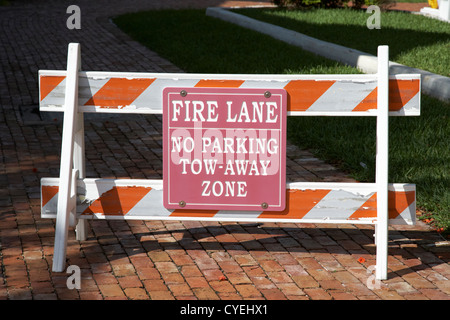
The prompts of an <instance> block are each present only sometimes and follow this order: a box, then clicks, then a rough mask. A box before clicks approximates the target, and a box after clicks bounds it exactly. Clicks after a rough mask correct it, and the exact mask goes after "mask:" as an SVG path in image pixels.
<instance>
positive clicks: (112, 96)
mask: <svg viewBox="0 0 450 320" xmlns="http://www.w3.org/2000/svg"><path fill="white" fill-rule="evenodd" d="M388 55H389V54H388V47H387V46H380V47H379V48H378V73H377V74H362V75H361V74H358V75H353V74H352V75H250V74H245V75H234V74H233V75H230V74H188V73H187V74H184V73H180V74H170V73H169V74H166V73H157V74H155V73H122V72H83V71H80V70H79V69H80V67H79V66H80V46H79V44H70V45H69V54H68V69H67V71H46V70H41V71H39V89H40V110H41V111H60V112H64V123H63V137H62V150H61V167H60V177H59V178H43V179H42V180H41V207H42V210H41V215H42V217H43V218H56V231H55V251H54V257H53V271H55V272H61V271H63V269H64V267H65V258H66V247H67V236H68V227H69V225H70V226H75V225H76V231H77V239H79V240H82V239H84V238H85V230H84V222H85V221H86V219H143V220H203V221H208V220H209V221H236V222H294V223H300V222H304V223H339V224H341V223H349V224H372V225H375V242H376V247H377V251H376V260H377V262H376V278H377V279H386V278H387V256H388V250H387V244H388V225H389V224H408V225H413V224H415V211H416V210H415V206H416V201H415V198H416V197H415V195H416V191H415V190H416V189H415V185H414V184H398V183H394V184H390V183H388V117H389V116H418V115H420V75H416V74H405V75H389V65H388V63H389V60H388ZM169 87H184V88H194V87H215V88H224V87H227V88H265V89H284V90H286V92H287V115H288V116H374V117H376V118H377V129H376V131H377V154H376V180H375V182H374V183H329V182H315V183H310V182H296V183H287V184H286V208H285V209H284V210H283V211H271V210H270V208H267V209H263V208H261V210H258V211H245V210H244V211H230V210H192V209H191V210H187V209H167V208H165V207H164V205H163V181H162V180H138V179H102V178H86V177H85V170H84V127H83V113H84V112H95V113H138V114H161V113H162V92H163V90H164V89H165V88H169Z"/></svg>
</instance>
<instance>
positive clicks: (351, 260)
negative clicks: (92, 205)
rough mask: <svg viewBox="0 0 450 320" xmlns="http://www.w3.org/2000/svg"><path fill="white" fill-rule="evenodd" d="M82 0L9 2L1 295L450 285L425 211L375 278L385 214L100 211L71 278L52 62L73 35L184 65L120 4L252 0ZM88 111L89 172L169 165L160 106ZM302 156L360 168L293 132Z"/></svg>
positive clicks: (80, 245)
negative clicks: (47, 103)
mask: <svg viewBox="0 0 450 320" xmlns="http://www.w3.org/2000/svg"><path fill="white" fill-rule="evenodd" d="M77 2H78V5H79V6H80V8H81V11H82V21H81V27H82V28H81V30H68V29H67V28H66V26H65V23H66V19H67V17H68V15H67V14H66V8H67V7H68V6H69V5H70V4H73V3H72V1H69V2H66V1H43V0H42V1H38V0H36V1H31V4H25V3H22V2H20V1H14V5H13V6H12V7H0V29H1V33H0V67H1V72H0V90H1V91H0V142H1V146H0V155H1V158H0V159H1V166H0V183H1V188H0V262H1V269H0V299H14V300H15V299H61V300H68V299H82V300H83V299H216V300H219V299H268V300H271V299H433V300H434V299H447V300H448V299H449V298H450V280H449V279H450V267H449V265H448V261H449V246H448V242H445V241H443V239H442V238H441V237H440V236H439V235H438V234H437V233H435V232H433V231H431V230H430V229H429V228H428V227H427V226H426V225H424V224H422V223H418V225H417V226H415V227H396V228H395V229H394V228H392V229H391V232H390V242H389V250H390V251H389V252H390V255H389V279H388V280H386V281H383V282H382V283H381V284H380V285H379V286H375V287H373V286H371V285H370V283H369V282H368V279H369V277H370V276H371V272H370V270H371V266H372V265H374V263H375V260H374V259H375V257H374V252H375V246H374V244H373V228H372V227H371V226H355V225H342V226H341V225H325V224H322V225H319V226H315V225H310V224H270V223H218V222H208V223H206V222H203V223H201V222H179V221H168V222H161V221H145V222H144V221H129V222H125V221H98V220H96V221H90V222H89V224H88V226H89V233H88V239H87V240H86V241H83V242H78V241H76V240H75V236H74V232H73V231H72V230H71V231H70V233H69V245H68V251H67V258H68V263H67V265H68V266H69V265H76V266H79V267H80V268H81V275H82V281H81V289H80V290H76V289H74V290H69V289H68V288H67V285H66V281H67V279H68V276H69V274H66V273H53V272H51V264H52V254H53V241H54V232H55V228H54V220H51V219H41V218H40V194H39V181H40V178H41V177H57V176H58V173H59V159H60V158H59V154H60V145H61V121H60V117H58V115H53V114H51V115H48V114H42V115H40V114H39V112H36V108H37V105H38V87H37V72H38V70H39V69H65V68H66V54H67V45H68V43H69V42H79V43H81V48H82V67H83V70H109V71H138V72H139V71H146V72H178V71H180V70H178V68H176V67H175V66H173V65H171V64H170V63H169V62H168V61H165V60H164V59H162V58H160V57H158V56H157V55H156V54H155V53H153V52H151V51H150V50H148V49H146V48H144V47H142V46H140V45H139V44H137V43H135V42H133V41H131V40H130V39H128V38H127V37H126V36H125V35H123V34H121V33H120V31H118V30H117V29H116V28H115V27H114V26H113V25H112V24H111V23H110V22H109V20H108V17H110V16H112V15H116V14H119V13H122V12H127V11H133V10H141V9H154V8H160V7H169V8H172V7H174V8H175V7H176V8H178V7H180V6H184V7H206V6H211V5H233V4H236V3H238V1H234V2H231V1H219V0H216V1H213V0H210V1H206V0H204V1H202V0H190V1H174V0H172V1H168V0H161V1H156V0H155V1H150V0H148V1H143V0H141V1H138V0H135V1H103V0H102V1H101V0H97V1H77ZM242 3H244V2H240V4H242ZM245 3H249V2H245ZM59 116H60V115H59ZM86 119H87V121H86V146H87V147H86V158H87V176H88V177H98V176H101V177H132V178H160V177H161V170H162V168H161V122H160V118H159V117H157V116H146V117H138V116H126V117H123V116H121V117H113V116H109V117H108V116H103V117H101V118H98V117H94V116H93V115H86ZM288 158H289V159H288V179H289V180H299V181H327V180H328V181H345V180H349V179H348V178H347V177H346V176H345V175H344V174H342V173H340V172H339V171H338V170H336V169H335V168H333V167H332V166H330V165H327V164H325V163H323V162H321V161H319V160H317V159H315V158H314V157H313V156H312V155H311V154H310V153H309V152H307V151H302V150H298V149H297V148H295V147H293V146H291V147H289V148H288ZM368 284H369V285H368Z"/></svg>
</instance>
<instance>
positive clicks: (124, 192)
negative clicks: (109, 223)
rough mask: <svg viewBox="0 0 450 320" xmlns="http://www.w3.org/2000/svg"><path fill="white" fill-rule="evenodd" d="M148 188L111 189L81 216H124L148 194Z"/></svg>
mask: <svg viewBox="0 0 450 320" xmlns="http://www.w3.org/2000/svg"><path fill="white" fill-rule="evenodd" d="M151 189H152V188H150V187H113V188H112V189H110V190H108V191H106V192H105V193H103V194H102V195H101V196H100V197H99V198H98V199H97V200H95V201H94V202H93V203H92V204H91V205H90V206H89V207H88V208H86V210H84V212H83V214H92V213H101V214H103V215H105V216H120V215H122V216H124V215H126V214H127V213H128V211H130V210H131V209H132V208H133V207H134V206H135V205H136V204H137V203H138V202H139V201H141V200H142V198H143V197H144V196H145V195H146V194H147V193H149V192H150V190H151Z"/></svg>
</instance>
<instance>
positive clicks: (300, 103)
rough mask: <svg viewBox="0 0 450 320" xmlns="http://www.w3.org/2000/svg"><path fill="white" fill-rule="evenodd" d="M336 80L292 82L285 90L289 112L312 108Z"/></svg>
mask: <svg viewBox="0 0 450 320" xmlns="http://www.w3.org/2000/svg"><path fill="white" fill-rule="evenodd" d="M335 82H336V81H334V80H329V81H315V80H292V81H290V82H289V83H288V84H287V85H286V86H285V87H284V89H285V90H286V91H287V94H288V98H287V102H288V111H305V110H307V109H308V108H309V107H311V106H312V104H313V103H314V102H316V100H317V99H319V98H320V96H321V95H323V94H324V93H325V92H326V91H327V90H328V89H330V87H331V86H332V85H333V84H334V83H335Z"/></svg>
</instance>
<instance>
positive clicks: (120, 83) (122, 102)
mask: <svg viewBox="0 0 450 320" xmlns="http://www.w3.org/2000/svg"><path fill="white" fill-rule="evenodd" d="M153 81H155V79H126V78H111V79H109V80H108V82H107V83H105V85H104V86H103V87H102V88H101V89H100V90H99V91H97V93H96V94H94V96H93V97H92V98H90V99H89V100H88V102H86V103H85V104H84V105H85V106H98V107H111V108H118V107H124V106H128V105H130V104H132V102H133V101H134V100H136V98H137V97H139V96H140V95H141V94H142V92H144V90H145V89H147V88H148V87H149V86H150V85H151V84H152V83H153Z"/></svg>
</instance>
